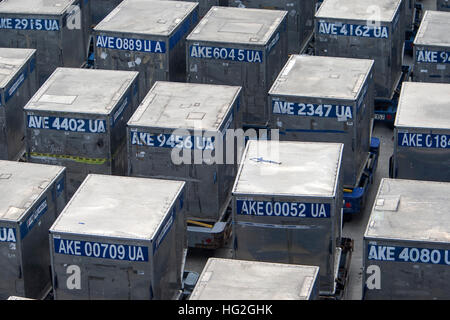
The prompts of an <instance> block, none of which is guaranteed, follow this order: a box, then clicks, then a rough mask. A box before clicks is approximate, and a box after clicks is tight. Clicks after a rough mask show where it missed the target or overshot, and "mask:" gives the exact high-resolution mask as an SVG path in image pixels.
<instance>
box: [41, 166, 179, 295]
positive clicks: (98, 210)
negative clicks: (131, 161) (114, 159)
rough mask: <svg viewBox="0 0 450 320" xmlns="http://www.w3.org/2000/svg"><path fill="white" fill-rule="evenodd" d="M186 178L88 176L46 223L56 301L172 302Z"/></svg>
mask: <svg viewBox="0 0 450 320" xmlns="http://www.w3.org/2000/svg"><path fill="white" fill-rule="evenodd" d="M183 192H184V182H181V181H167V180H160V179H144V178H131V177H116V176H109V175H96V174H90V175H88V176H87V178H86V179H85V181H84V182H83V184H82V185H81V186H80V188H79V189H78V191H77V192H76V194H75V195H74V196H73V198H72V199H71V200H70V202H69V203H68V204H67V206H66V207H65V208H64V210H63V212H62V213H61V215H60V216H59V217H58V219H57V220H56V221H55V223H54V224H53V225H52V227H51V228H50V255H51V262H52V274H53V293H54V297H55V299H56V300H66V299H72V300H78V299H82V300H97V299H118V300H150V299H157V300H158V299H174V298H176V297H177V296H178V295H179V291H180V290H181V289H182V283H181V281H182V275H183V270H182V269H183V267H184V265H183V261H184V259H185V248H186V237H185V228H184V209H183V199H184V195H183Z"/></svg>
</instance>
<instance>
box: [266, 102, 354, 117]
mask: <svg viewBox="0 0 450 320" xmlns="http://www.w3.org/2000/svg"><path fill="white" fill-rule="evenodd" d="M352 109H353V108H352V106H343V105H332V104H314V103H297V102H288V101H281V100H278V99H274V100H272V113H273V114H281V115H291V116H300V117H320V118H339V119H341V118H342V119H343V118H345V120H347V119H352V118H353V111H352Z"/></svg>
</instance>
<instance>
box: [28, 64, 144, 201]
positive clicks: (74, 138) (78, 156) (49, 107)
mask: <svg viewBox="0 0 450 320" xmlns="http://www.w3.org/2000/svg"><path fill="white" fill-rule="evenodd" d="M137 75H138V73H137V72H135V71H112V70H92V69H72V68H58V69H56V71H55V72H54V73H53V74H52V75H51V77H50V78H49V79H48V81H47V82H46V83H45V84H44V85H43V86H42V87H41V88H40V89H39V90H38V91H37V93H36V94H35V95H34V96H33V98H32V99H31V100H30V101H29V102H28V104H27V105H26V106H25V108H24V111H25V130H26V152H27V159H28V161H30V162H36V163H45V164H58V165H62V166H65V167H67V190H68V196H69V197H71V196H72V195H73V194H74V192H75V190H76V189H77V188H78V187H79V186H80V184H81V182H82V181H83V180H84V178H86V176H87V174H89V173H104V174H116V175H125V174H126V172H127V171H126V168H127V154H126V140H125V139H126V123H127V121H128V119H129V118H130V116H131V115H132V114H133V112H134V110H135V109H136V106H137V105H138V89H137Z"/></svg>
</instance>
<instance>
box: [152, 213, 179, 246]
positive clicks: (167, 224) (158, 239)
mask: <svg viewBox="0 0 450 320" xmlns="http://www.w3.org/2000/svg"><path fill="white" fill-rule="evenodd" d="M175 218H176V210H175V208H173V209H172V213H171V214H170V216H169V217H168V218H167V219H166V221H164V223H163V228H162V229H161V230H160V231H159V232H158V233H157V234H156V235H155V239H154V241H153V255H155V254H156V252H157V251H158V249H159V247H160V246H161V244H162V242H163V241H164V239H165V238H166V236H167V234H168V233H169V231H170V230H171V229H172V226H173V224H174V222H175Z"/></svg>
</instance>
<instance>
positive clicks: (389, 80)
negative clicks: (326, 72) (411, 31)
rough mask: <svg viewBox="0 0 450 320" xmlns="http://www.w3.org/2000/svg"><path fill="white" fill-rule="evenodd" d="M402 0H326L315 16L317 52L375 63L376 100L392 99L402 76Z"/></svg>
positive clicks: (403, 34)
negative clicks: (374, 0) (370, 60)
mask: <svg viewBox="0 0 450 320" xmlns="http://www.w3.org/2000/svg"><path fill="white" fill-rule="evenodd" d="M403 5H404V3H403V1H402V0H379V1H376V3H374V2H373V0H358V1H354V0H325V1H324V2H323V3H322V5H321V6H320V9H319V10H318V11H317V13H316V16H315V31H314V32H315V53H316V55H320V56H331V57H348V58H360V59H373V60H375V67H374V77H375V97H376V98H384V99H391V98H392V97H393V95H394V90H395V88H396V87H397V84H398V82H399V80H400V77H401V74H402V63H403V45H404V39H405V27H404V25H403V23H404V20H403V19H404V17H403V11H402V10H403Z"/></svg>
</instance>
